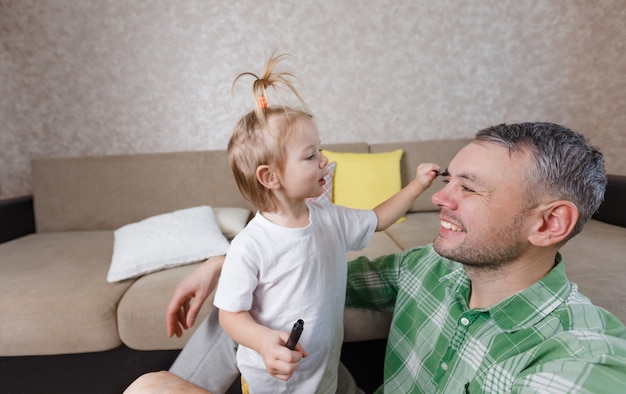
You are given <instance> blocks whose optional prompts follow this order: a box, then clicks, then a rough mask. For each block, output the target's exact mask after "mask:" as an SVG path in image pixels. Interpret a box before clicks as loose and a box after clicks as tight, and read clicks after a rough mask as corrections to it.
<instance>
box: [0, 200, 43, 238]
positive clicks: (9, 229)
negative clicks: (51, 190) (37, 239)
mask: <svg viewBox="0 0 626 394" xmlns="http://www.w3.org/2000/svg"><path fill="white" fill-rule="evenodd" d="M34 232H35V213H34V211H33V196H23V197H15V198H9V199H7V200H0V243H3V242H7V241H10V240H12V239H15V238H19V237H21V236H24V235H27V234H32V233H34Z"/></svg>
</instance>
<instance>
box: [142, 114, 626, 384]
mask: <svg viewBox="0 0 626 394" xmlns="http://www.w3.org/2000/svg"><path fill="white" fill-rule="evenodd" d="M442 175H443V176H444V181H445V183H446V184H445V186H444V188H443V189H442V190H440V191H439V192H437V193H436V194H435V195H434V196H433V198H432V201H433V202H434V203H435V204H436V205H437V206H439V207H440V209H441V213H440V218H441V226H440V228H439V234H438V235H437V237H436V239H435V241H434V243H433V245H428V246H424V247H418V248H415V249H412V250H408V251H405V252H403V253H399V254H396V255H390V256H383V257H381V258H378V259H376V260H374V261H370V260H368V259H367V258H359V259H357V260H355V261H353V262H351V263H350V264H349V272H348V286H347V292H346V295H347V297H346V305H348V306H355V307H368V308H374V309H380V310H393V311H394V316H393V320H392V324H391V330H390V334H389V339H388V345H387V355H386V358H385V371H384V386H383V387H382V388H381V389H380V391H381V392H382V391H383V389H384V391H385V392H390V393H408V392H446V393H447V392H455V393H458V392H484V393H489V392H492V393H502V392H524V391H528V392H537V391H541V392H559V393H561V392H588V393H598V392H626V328H625V327H624V325H623V324H622V323H620V322H619V321H618V320H617V319H616V318H615V317H614V316H612V315H611V314H610V313H608V312H606V311H605V310H603V309H601V308H598V307H596V306H594V305H592V304H591V303H590V301H589V300H588V299H587V298H586V297H584V296H583V295H581V294H580V293H578V289H577V287H576V285H574V284H572V283H570V282H569V281H568V280H567V277H566V275H565V268H564V262H563V259H562V257H561V255H560V254H559V253H558V250H559V248H560V247H561V246H562V245H563V244H564V243H565V242H567V241H568V240H569V239H570V238H572V237H573V236H575V235H576V234H578V233H579V232H580V231H581V230H582V228H583V226H584V225H585V223H586V222H587V220H589V218H590V217H591V215H592V214H593V212H595V211H596V210H597V208H598V206H599V205H600V203H601V201H602V198H603V195H604V189H605V186H606V175H605V172H604V162H603V158H602V155H601V154H600V152H598V151H597V150H596V149H595V148H593V147H592V146H590V145H589V143H588V142H587V141H586V140H585V138H584V137H583V136H582V135H580V134H579V133H577V132H574V131H572V130H570V129H568V128H566V127H563V126H559V125H555V124H549V123H524V124H513V125H499V126H494V127H490V128H487V129H484V130H481V131H479V132H478V133H477V134H476V138H475V140H474V141H472V142H471V143H470V144H469V145H467V146H466V147H465V148H463V149H461V151H459V152H458V153H457V155H456V156H455V157H454V159H453V160H452V162H451V163H450V165H449V166H448V168H447V170H446V171H445V172H444V174H442ZM205 265H206V266H203V268H202V269H201V271H199V272H198V274H197V275H195V277H194V278H191V277H190V278H188V279H187V280H186V281H185V282H183V283H181V285H180V286H179V288H178V289H177V292H176V293H175V295H174V298H173V300H172V304H171V305H170V309H169V311H168V315H169V316H168V325H169V330H170V333H176V334H177V335H178V334H180V332H181V331H182V328H186V327H187V326H189V324H192V323H193V316H195V314H196V313H197V309H198V308H199V305H197V304H199V302H196V303H195V304H194V305H193V306H192V307H191V308H190V306H189V299H190V297H193V296H195V297H196V298H198V299H200V300H203V299H204V298H205V297H206V294H207V292H208V290H209V289H210V290H212V289H213V287H214V286H215V280H216V278H217V275H218V273H219V268H220V262H219V261H217V262H215V261H214V262H211V263H206V264H205ZM202 271H205V272H202ZM201 281H205V283H202V282H201ZM218 332H219V329H218V328H212V329H211V330H208V331H204V330H203V332H202V333H201V334H196V335H197V336H198V337H200V336H201V335H212V337H211V339H208V338H204V339H202V340H195V341H194V338H192V341H191V342H190V344H189V345H188V346H187V347H186V349H185V350H184V351H183V353H181V356H180V358H179V359H178V360H177V362H176V363H175V364H174V366H173V367H172V371H173V372H174V373H180V374H181V376H184V377H186V378H188V379H191V380H192V381H194V379H195V378H194V376H193V375H194V374H193V373H192V372H190V369H189V368H190V367H198V371H199V372H200V374H204V375H205V376H206V375H209V374H211V371H226V370H229V369H230V368H228V367H225V366H224V363H225V362H226V361H229V360H231V359H233V358H234V355H233V354H234V353H233V352H232V350H228V348H229V347H232V343H229V342H228V341H226V340H215V338H217V335H218V334H217V333H218ZM203 341H204V345H203V346H202V349H203V350H202V351H201V352H200V353H201V354H202V356H203V357H205V358H204V360H200V359H196V360H193V359H192V357H190V356H189V354H190V350H188V349H187V348H190V347H191V346H194V347H197V346H198V345H199V344H202V343H203ZM209 341H213V342H212V345H211V346H215V347H216V349H217V348H218V347H221V349H222V350H221V352H224V353H226V354H221V353H220V351H218V350H211V351H210V352H209V353H207V352H206V350H207V349H208V347H209V345H208V342H209ZM229 353H232V354H229ZM205 361H210V362H213V363H215V362H217V364H218V365H219V366H220V369H217V367H212V366H211V365H209V364H208V363H205ZM229 362H231V361H229ZM194 363H195V365H194ZM203 363H204V364H203ZM291 368H292V365H290V364H288V363H287V364H286V365H285V370H284V374H286V375H289V374H290V373H293V370H292V369H291ZM232 373H233V372H229V373H223V374H222V373H221V372H220V376H219V377H218V376H209V377H208V380H220V379H222V375H229V374H232ZM342 376H344V377H345V376H346V375H345V374H344V375H342ZM150 379H155V380H156V381H158V380H163V379H165V380H168V381H170V382H171V381H172V379H176V378H171V377H170V376H169V375H167V374H160V375H153V376H150V377H146V378H145V380H144V379H143V378H142V380H141V381H140V382H137V383H138V386H136V387H140V386H141V385H140V384H144V383H145V382H149V381H150ZM227 379H229V380H230V381H232V376H227ZM196 381H197V380H196ZM343 381H344V382H346V381H348V382H349V379H348V380H346V379H343ZM200 382H201V381H200ZM139 383H140V384H139ZM178 383H180V386H177V387H183V386H184V385H186V384H188V383H187V382H185V381H180V382H178ZM226 383H227V382H226ZM131 387H132V386H131ZM144 387H145V386H144ZM215 390H220V388H216V389H215ZM346 390H347V389H346Z"/></svg>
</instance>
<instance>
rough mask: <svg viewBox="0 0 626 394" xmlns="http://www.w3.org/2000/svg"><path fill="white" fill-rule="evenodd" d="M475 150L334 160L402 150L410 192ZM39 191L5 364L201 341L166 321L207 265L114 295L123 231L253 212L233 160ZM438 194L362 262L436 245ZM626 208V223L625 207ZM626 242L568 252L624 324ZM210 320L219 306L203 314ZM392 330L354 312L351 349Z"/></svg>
mask: <svg viewBox="0 0 626 394" xmlns="http://www.w3.org/2000/svg"><path fill="white" fill-rule="evenodd" d="M467 142H468V140H460V139H459V140H440V141H422V142H402V143H385V144H367V143H349V144H336V145H328V146H326V147H325V148H327V149H329V150H333V151H339V152H342V151H343V152H385V151H391V150H393V149H397V148H401V149H403V152H404V153H403V157H402V162H401V170H402V181H403V183H406V182H407V181H408V180H409V179H411V178H412V177H413V176H414V172H415V167H416V165H417V164H418V163H420V162H425V161H429V162H430V161H432V162H436V163H439V164H441V165H442V166H445V165H447V163H448V162H449V161H450V159H451V158H452V157H453V155H454V154H455V153H456V152H457V151H458V150H459V149H460V148H461V147H462V146H464V145H465V144H466V143H467ZM614 179H617V180H619V181H623V177H616V178H614ZM436 182H438V181H436ZM32 183H33V201H34V219H35V224H36V231H35V232H34V233H31V234H27V235H23V236H20V237H18V238H16V239H13V240H10V241H8V242H4V243H2V244H0V319H1V322H0V327H1V328H0V361H4V362H8V361H9V360H11V359H13V358H16V357H17V358H19V357H20V356H21V357H23V356H34V355H60V354H80V353H90V354H94V353H98V352H105V351H110V350H111V349H116V348H119V347H120V346H123V347H127V348H130V349H135V350H140V351H146V350H167V349H170V350H171V349H180V348H182V347H183V346H184V344H185V342H186V341H187V339H188V338H189V336H190V335H191V333H192V331H193V330H188V331H187V332H186V334H185V335H184V336H183V337H182V338H173V339H172V338H168V337H167V336H166V330H165V310H166V307H167V305H168V302H169V300H170V297H171V295H172V292H173V290H174V287H175V286H176V284H177V283H179V282H180V281H181V280H182V279H183V278H184V277H185V276H186V275H188V274H189V273H190V272H192V270H193V269H194V268H195V267H196V266H197V264H191V265H185V266H182V267H177V268H171V269H167V270H162V271H159V272H155V273H151V274H148V275H145V276H142V277H140V278H137V279H130V280H125V281H122V282H118V283H107V281H106V276H107V271H108V269H109V265H110V262H111V257H112V252H113V242H114V238H113V235H114V230H115V229H117V228H118V227H120V226H123V225H125V224H128V223H133V222H137V221H139V220H142V219H144V218H147V217H150V216H153V215H157V214H161V213H166V212H171V211H175V210H178V209H182V208H187V207H194V206H200V205H209V206H211V207H243V208H248V209H251V208H252V207H251V206H250V204H249V203H248V202H247V201H246V200H244V199H243V198H242V197H241V195H240V193H239V192H238V190H237V187H236V185H235V183H234V181H233V179H232V176H231V172H230V169H229V167H228V163H227V158H226V154H225V152H224V151H196V152H176V153H156V154H134V155H121V156H106V157H80V158H46V159H35V160H33V162H32ZM622 186H623V185H622ZM438 188H439V185H438V184H437V183H435V185H434V186H433V187H432V188H431V189H429V191H428V192H427V193H425V194H424V195H423V196H421V197H420V198H419V199H418V200H417V201H416V202H415V203H414V205H413V207H412V209H411V211H410V213H409V214H408V215H407V220H406V221H404V222H401V223H397V224H394V225H393V226H391V227H390V228H389V229H388V230H387V231H385V232H382V233H377V234H376V235H375V237H374V238H373V241H372V243H371V244H370V246H368V247H367V248H366V249H365V250H364V251H361V252H360V253H363V254H367V255H369V256H372V257H375V256H377V255H380V254H386V253H395V252H399V251H401V250H404V249H407V248H410V247H413V246H416V245H420V244H426V243H429V242H431V241H432V240H433V238H434V236H435V234H436V232H437V227H438V225H439V220H438V215H437V211H436V208H435V206H433V205H432V203H431V202H430V197H431V195H432V193H433V192H434V191H435V190H437V189H438ZM622 193H623V188H622ZM619 198H623V194H622V195H621V197H618V199H619ZM22 202H23V201H22ZM27 202H28V201H27ZM613 204H615V202H613ZM618 204H619V205H620V206H622V208H621V210H620V211H621V213H618V214H619V215H622V217H623V205H622V204H623V200H622V202H621V204H620V203H619V202H618ZM618 209H619V208H618ZM607 216H608V217H611V214H610V213H608V214H605V217H607ZM15 226H17V227H19V223H18V222H16V224H15ZM625 241H626V228H624V227H620V226H616V225H612V224H608V223H604V222H601V221H598V220H592V221H591V222H590V223H589V224H588V225H587V227H586V229H585V230H584V232H583V233H582V234H580V235H579V236H577V237H576V238H575V239H573V240H572V241H571V242H570V243H569V244H567V245H566V246H565V247H564V248H563V251H562V252H563V254H564V256H565V260H566V265H567V270H568V274H569V276H570V278H571V280H572V281H574V282H576V283H578V285H579V286H580V288H581V289H582V291H583V293H585V294H586V295H588V296H589V297H590V298H591V299H592V300H593V301H595V303H597V304H598V305H601V306H603V307H605V308H607V309H609V310H610V311H612V312H613V313H614V314H615V315H616V316H617V317H618V318H619V319H620V320H622V321H624V322H626V303H625V302H624V300H626V291H625V290H624V283H626V263H625V262H624V256H626V242H625ZM358 254H359V253H355V252H351V253H350V255H349V256H348V257H349V258H352V257H355V256H357V255H358ZM211 308H212V305H211V302H210V300H209V302H207V303H206V304H205V306H204V307H203V309H202V314H203V315H205V314H206V313H208V311H209V310H210V309H211ZM388 324H389V315H386V314H380V313H375V312H371V311H364V310H347V311H346V325H345V326H346V337H345V338H346V341H362V340H370V339H377V338H385V337H386V335H387V330H388ZM0 365H2V364H0ZM159 367H165V368H166V367H167V366H159ZM106 368H108V369H109V370H110V371H113V370H114V369H115V368H122V367H121V366H119V365H108V366H106ZM154 368H158V367H154ZM0 374H2V373H1V371H0ZM120 384H122V385H123V384H126V383H125V382H123V383H120ZM0 391H3V387H0Z"/></svg>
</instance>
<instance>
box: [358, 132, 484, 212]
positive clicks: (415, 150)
mask: <svg viewBox="0 0 626 394" xmlns="http://www.w3.org/2000/svg"><path fill="white" fill-rule="evenodd" d="M470 141H472V139H470V138H467V139H447V140H432V141H411V142H391V143H378V144H370V152H372V153H379V152H388V151H392V150H395V149H402V152H403V153H402V159H401V162H400V171H401V176H402V186H403V187H404V186H406V185H407V184H408V183H409V182H410V181H411V180H412V179H413V178H415V170H416V169H417V166H418V165H419V164H420V163H436V164H438V165H439V166H441V168H442V169H443V168H446V167H447V166H448V164H449V163H450V161H451V160H452V158H453V157H454V155H456V153H457V152H458V151H459V150H461V148H463V147H464V146H465V145H467V144H468V143H469V142H470ZM441 187H442V183H441V181H439V180H437V179H435V181H434V182H433V184H432V186H431V187H430V188H428V190H426V191H425V192H424V194H422V195H421V196H420V197H419V198H418V199H416V200H415V202H414V203H413V205H412V206H411V209H410V210H409V211H410V212H421V211H437V210H438V208H437V207H436V206H435V205H433V203H432V202H431V197H432V196H433V194H434V193H435V192H436V191H438V190H440V189H441Z"/></svg>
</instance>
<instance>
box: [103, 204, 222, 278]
mask: <svg viewBox="0 0 626 394" xmlns="http://www.w3.org/2000/svg"><path fill="white" fill-rule="evenodd" d="M228 246H229V243H228V240H227V239H226V237H224V235H223V234H222V232H221V231H220V228H219V227H218V225H217V222H216V221H215V216H214V215H213V210H212V209H211V207H209V206H201V207H194V208H187V209H181V210H178V211H174V212H170V213H166V214H161V215H157V216H153V217H150V218H148V219H144V220H142V221H140V222H137V223H131V224H127V225H125V226H122V227H120V228H118V229H117V230H115V243H114V246H113V258H112V261H111V267H110V268H109V273H108V274H107V280H108V281H109V282H116V281H120V280H124V279H129V278H136V277H138V276H140V275H144V274H147V273H150V272H155V271H159V270H162V269H165V268H172V267H176V266H179V265H183V264H190V263H193V262H197V261H200V260H204V259H207V258H209V257H212V256H219V255H224V254H226V252H227V251H228Z"/></svg>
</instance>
